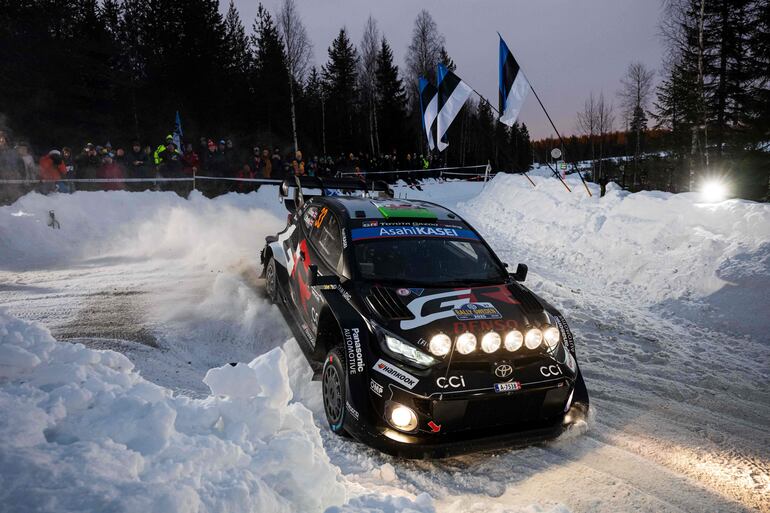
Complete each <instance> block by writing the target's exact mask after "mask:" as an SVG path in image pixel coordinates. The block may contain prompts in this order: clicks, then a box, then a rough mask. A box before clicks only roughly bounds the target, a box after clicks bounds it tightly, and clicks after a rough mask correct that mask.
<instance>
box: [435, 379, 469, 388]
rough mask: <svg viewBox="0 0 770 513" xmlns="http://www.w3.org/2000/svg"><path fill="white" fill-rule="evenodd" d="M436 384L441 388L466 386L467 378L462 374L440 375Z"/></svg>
mask: <svg viewBox="0 0 770 513" xmlns="http://www.w3.org/2000/svg"><path fill="white" fill-rule="evenodd" d="M436 386H437V387H439V388H444V389H445V388H465V378H464V377H462V376H449V377H448V378H447V377H444V376H440V377H439V378H436Z"/></svg>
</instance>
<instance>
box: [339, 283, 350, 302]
mask: <svg viewBox="0 0 770 513" xmlns="http://www.w3.org/2000/svg"><path fill="white" fill-rule="evenodd" d="M337 290H338V291H339V293H340V294H342V297H344V298H345V301H347V302H350V300H351V299H352V297H351V295H350V292H348V291H347V290H345V289H343V288H342V285H337Z"/></svg>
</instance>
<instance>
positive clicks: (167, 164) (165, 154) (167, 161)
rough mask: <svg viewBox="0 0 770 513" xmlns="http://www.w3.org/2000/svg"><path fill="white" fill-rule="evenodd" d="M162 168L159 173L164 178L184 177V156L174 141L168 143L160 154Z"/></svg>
mask: <svg viewBox="0 0 770 513" xmlns="http://www.w3.org/2000/svg"><path fill="white" fill-rule="evenodd" d="M158 158H159V160H160V167H159V169H158V171H159V172H160V175H161V176H162V177H164V178H181V177H182V167H183V164H182V155H181V154H180V153H179V150H178V149H177V147H176V144H174V141H167V142H166V146H165V147H164V148H163V151H161V152H160V153H159V154H158Z"/></svg>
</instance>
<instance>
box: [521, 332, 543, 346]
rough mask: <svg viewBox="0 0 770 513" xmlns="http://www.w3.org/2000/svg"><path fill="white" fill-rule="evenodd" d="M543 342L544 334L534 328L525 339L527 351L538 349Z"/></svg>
mask: <svg viewBox="0 0 770 513" xmlns="http://www.w3.org/2000/svg"><path fill="white" fill-rule="evenodd" d="M542 341H543V332H542V331H540V330H539V329H537V328H532V329H531V330H529V331H528V332H527V335H526V336H525V337H524V345H525V346H527V349H537V348H538V347H540V343H541V342H542Z"/></svg>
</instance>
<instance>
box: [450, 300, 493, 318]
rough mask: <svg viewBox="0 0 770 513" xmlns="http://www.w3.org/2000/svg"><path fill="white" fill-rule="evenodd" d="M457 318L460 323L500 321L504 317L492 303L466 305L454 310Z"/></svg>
mask: <svg viewBox="0 0 770 513" xmlns="http://www.w3.org/2000/svg"><path fill="white" fill-rule="evenodd" d="M454 314H455V317H457V319H458V320H460V321H479V320H487V319H500V318H502V315H500V312H499V311H497V308H495V305H493V304H492V303H466V304H464V305H461V306H460V307H459V308H455V309H454Z"/></svg>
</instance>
